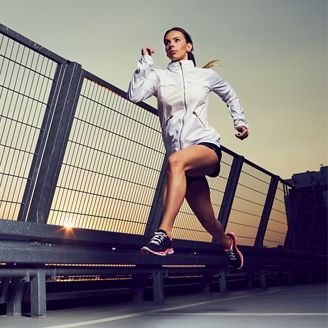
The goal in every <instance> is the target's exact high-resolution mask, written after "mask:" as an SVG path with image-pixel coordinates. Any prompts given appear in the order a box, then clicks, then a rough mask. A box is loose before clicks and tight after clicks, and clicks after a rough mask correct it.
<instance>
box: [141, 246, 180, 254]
mask: <svg viewBox="0 0 328 328" xmlns="http://www.w3.org/2000/svg"><path fill="white" fill-rule="evenodd" d="M140 252H141V253H142V254H145V255H150V254H153V255H157V256H166V255H171V254H173V253H174V250H173V248H168V249H166V250H165V251H164V252H155V251H153V250H151V249H150V248H148V247H146V246H144V247H142V248H141V250H140Z"/></svg>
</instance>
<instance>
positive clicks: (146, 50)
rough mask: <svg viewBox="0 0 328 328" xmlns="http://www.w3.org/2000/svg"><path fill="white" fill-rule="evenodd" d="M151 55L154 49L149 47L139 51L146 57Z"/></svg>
mask: <svg viewBox="0 0 328 328" xmlns="http://www.w3.org/2000/svg"><path fill="white" fill-rule="evenodd" d="M153 53H155V51H154V49H153V48H151V47H145V48H142V49H141V54H142V55H148V56H151V55H152V54H153Z"/></svg>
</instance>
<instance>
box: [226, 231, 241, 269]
mask: <svg viewBox="0 0 328 328" xmlns="http://www.w3.org/2000/svg"><path fill="white" fill-rule="evenodd" d="M227 235H230V236H232V237H233V238H232V239H233V244H234V247H235V248H236V251H237V253H238V255H239V256H240V263H241V264H240V266H239V267H238V268H237V269H238V270H240V269H241V268H242V267H243V266H244V256H243V254H242V253H241V252H240V250H239V249H238V247H237V236H236V235H235V234H234V233H233V232H228V233H227ZM230 236H229V237H230ZM230 238H231V237H230Z"/></svg>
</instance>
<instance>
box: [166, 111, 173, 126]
mask: <svg viewBox="0 0 328 328" xmlns="http://www.w3.org/2000/svg"><path fill="white" fill-rule="evenodd" d="M172 117H173V114H171V115H170V117H169V118H168V119H167V120H166V122H165V126H167V124H168V123H169V120H170V119H171V118H172Z"/></svg>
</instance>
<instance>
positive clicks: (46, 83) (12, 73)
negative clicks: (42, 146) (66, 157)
mask: <svg viewBox="0 0 328 328" xmlns="http://www.w3.org/2000/svg"><path fill="white" fill-rule="evenodd" d="M56 68H57V63H55V62H53V61H51V60H50V59H48V58H46V57H44V56H42V55H40V54H38V53H37V52H36V51H33V50H31V49H29V48H27V47H25V46H23V45H21V44H20V43H18V42H16V41H14V40H12V39H10V38H8V37H7V36H5V35H3V34H0V219H6V220H17V218H18V213H19V210H20V207H21V205H22V199H23V194H24V190H25V186H26V183H27V180H28V176H29V171H30V168H31V164H32V160H33V157H34V156H38V155H39V154H35V147H36V144H37V140H38V137H39V134H40V129H41V125H42V121H43V117H44V114H45V112H46V110H47V101H48V97H49V93H50V90H51V86H52V83H53V78H54V75H55V71H56Z"/></svg>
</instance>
